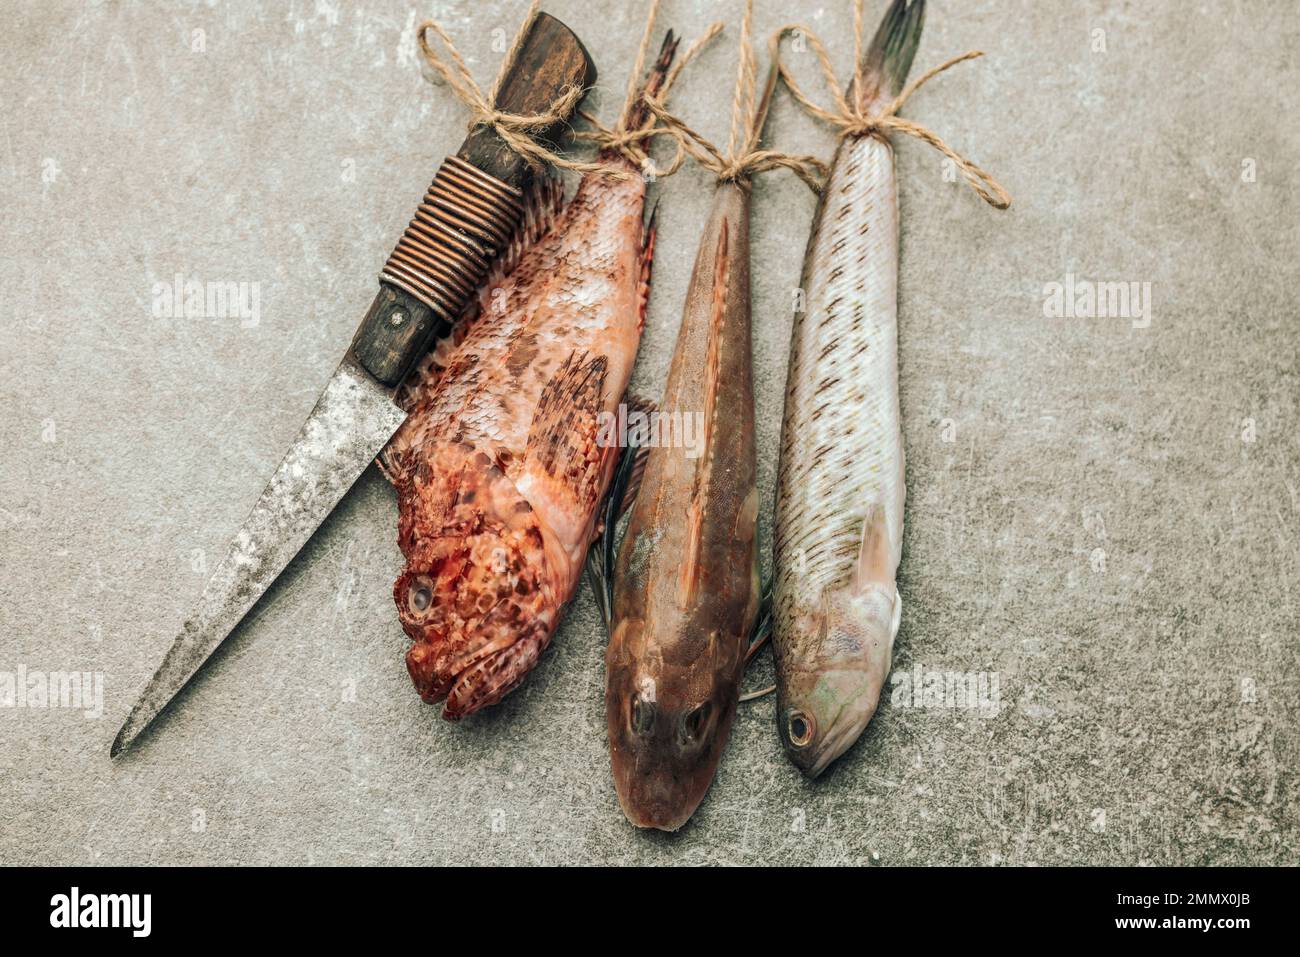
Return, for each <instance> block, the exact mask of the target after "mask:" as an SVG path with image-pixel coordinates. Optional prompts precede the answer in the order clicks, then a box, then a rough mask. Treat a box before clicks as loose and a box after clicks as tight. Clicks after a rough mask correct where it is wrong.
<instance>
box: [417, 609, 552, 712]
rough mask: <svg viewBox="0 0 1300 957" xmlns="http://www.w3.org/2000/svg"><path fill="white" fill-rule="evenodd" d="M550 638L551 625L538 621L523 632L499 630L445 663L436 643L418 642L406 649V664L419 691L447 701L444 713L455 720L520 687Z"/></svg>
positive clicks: (428, 697) (434, 700)
mask: <svg viewBox="0 0 1300 957" xmlns="http://www.w3.org/2000/svg"><path fill="white" fill-rule="evenodd" d="M549 638H550V632H549V630H548V629H547V628H546V627H545V626H544V625H543V624H542V623H541V622H538V623H536V624H535V625H534V626H533V627H532V628H531V629H529V630H528V631H527V632H525V633H524V634H522V635H516V634H509V635H499V636H497V637H496V638H494V639H492V640H491V641H489V642H486V643H484V644H483V646H482V647H480V648H477V649H475V650H474V651H472V652H468V653H466V654H463V655H461V656H460V657H459V658H456V659H454V660H453V661H451V662H450V663H444V664H441V666H440V664H439V661H438V654H437V652H436V650H435V649H434V646H433V645H432V644H429V643H427V642H417V643H416V644H414V645H412V646H411V648H410V649H409V650H408V651H407V653H406V670H407V671H408V672H409V673H410V676H411V681H412V682H413V683H414V685H415V689H416V691H418V692H419V694H420V697H421V698H422V699H423V700H424V701H426V702H427V703H429V704H435V705H436V704H439V703H443V711H442V716H443V717H444V718H446V719H447V720H448V721H457V720H459V719H460V718H463V717H466V716H467V715H470V714H473V713H474V712H475V711H478V710H480V709H482V708H485V707H487V706H488V705H492V704H496V703H497V702H498V701H500V700H501V699H502V698H504V697H505V696H506V695H507V694H509V693H510V692H511V691H513V690H514V689H515V688H516V687H518V686H519V684H520V683H521V682H522V681H523V680H524V679H525V678H526V677H527V676H528V674H529V672H531V671H532V669H533V667H534V666H535V665H536V664H537V661H538V660H539V659H540V657H541V654H542V652H543V651H544V650H545V648H546V645H547V644H548V642H549Z"/></svg>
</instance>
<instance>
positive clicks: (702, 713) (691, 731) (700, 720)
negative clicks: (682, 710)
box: [682, 701, 713, 741]
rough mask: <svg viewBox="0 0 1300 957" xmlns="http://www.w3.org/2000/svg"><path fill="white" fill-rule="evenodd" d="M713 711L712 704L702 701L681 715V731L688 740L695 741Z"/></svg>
mask: <svg viewBox="0 0 1300 957" xmlns="http://www.w3.org/2000/svg"><path fill="white" fill-rule="evenodd" d="M712 712H713V705H712V704H710V703H709V702H708V701H706V702H704V703H703V704H701V705H700V706H699V707H697V708H692V709H691V710H690V711H689V712H687V714H686V715H684V716H683V717H682V732H683V733H684V734H685V736H686V740H688V741H696V740H698V739H699V737H700V735H701V733H702V732H703V731H704V729H705V727H706V726H707V725H708V722H709V715H710V714H711V713H712Z"/></svg>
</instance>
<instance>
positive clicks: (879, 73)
mask: <svg viewBox="0 0 1300 957" xmlns="http://www.w3.org/2000/svg"><path fill="white" fill-rule="evenodd" d="M924 24H925V0H893V3H891V4H890V6H889V11H888V12H887V13H886V14H885V18H884V19H883V20H882V21H880V26H879V27H878V28H877V29H876V35H875V37H874V38H873V39H872V41H871V45H870V46H869V47H868V48H867V52H866V53H865V54H864V55H863V57H862V62H861V63H860V64H859V65H858V73H857V76H855V77H854V87H855V89H856V95H857V96H858V97H859V100H858V104H859V106H860V107H867V106H870V105H871V104H873V103H875V102H876V101H878V100H885V99H893V98H894V97H896V96H898V94H899V93H901V92H902V91H903V84H905V83H906V82H907V73H908V71H909V70H911V68H912V60H913V59H914V58H915V57H916V48H917V46H919V45H920V43H921V28H922V26H923V25H924ZM853 95H855V94H854V93H853V92H852V91H851V92H850V96H853Z"/></svg>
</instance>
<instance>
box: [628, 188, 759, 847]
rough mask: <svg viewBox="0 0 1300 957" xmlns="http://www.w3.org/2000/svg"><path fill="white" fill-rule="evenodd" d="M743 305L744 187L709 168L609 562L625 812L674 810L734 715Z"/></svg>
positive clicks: (742, 591)
mask: <svg viewBox="0 0 1300 957" xmlns="http://www.w3.org/2000/svg"><path fill="white" fill-rule="evenodd" d="M749 307H750V301H749V193H748V189H747V188H746V187H742V186H740V185H737V184H736V183H734V182H724V183H719V184H718V187H717V192H716V193H715V195H714V202H713V210H712V213H711V214H710V216H709V220H708V222H707V224H706V225H705V227H704V235H703V236H702V238H701V240H700V247H699V253H698V255H697V257H696V260H695V269H694V272H693V273H692V275H691V282H690V286H689V287H688V290H687V296H686V306H685V309H684V312H683V316H682V326H681V331H680V332H679V333H678V337H677V347H676V351H675V352H674V354H673V360H672V366H671V368H670V370H669V373H668V384H667V387H666V389H665V393H664V400H663V405H662V409H661V410H660V411H659V413H657V415H658V419H657V422H658V424H659V426H660V428H659V429H658V430H657V431H658V439H659V440H660V441H659V442H657V443H655V447H653V448H651V449H650V451H649V455H648V459H647V461H646V464H645V472H644V476H643V477H642V479H641V485H640V491H639V493H638V494H637V497H636V500H635V503H634V504H633V506H632V510H631V517H630V518H629V520H628V526H627V532H626V535H625V537H624V538H623V541H622V544H621V546H620V548H619V552H618V563H617V566H616V569H615V574H614V583H613V601H612V623H611V628H610V641H609V647H608V650H607V652H606V656H605V663H606V685H605V710H606V721H607V725H608V731H609V746H610V759H611V763H612V765H613V772H614V784H615V789H616V790H617V792H618V797H619V801H620V803H621V804H622V806H623V811H624V813H625V814H626V815H627V818H628V820H630V821H631V822H632V823H633V824H635V825H637V826H638V827H656V828H660V829H662V830H666V831H672V830H676V829H677V828H679V827H681V826H682V825H683V824H685V823H686V821H687V819H688V818H689V817H690V816H691V814H692V813H694V811H695V808H696V807H697V806H698V805H699V803H700V801H701V800H703V798H704V795H705V793H706V792H707V791H708V789H709V785H710V783H711V782H712V781H713V775H714V772H715V770H716V768H717V765H718V760H719V758H720V757H721V756H722V751H723V749H724V748H725V746H726V742H727V738H728V735H729V734H730V731H731V725H732V722H733V720H734V719H735V716H736V702H737V699H738V697H739V689H740V680H741V677H742V674H743V672H744V665H745V659H746V652H747V650H748V647H749V642H750V634H751V631H752V629H753V624H754V619H755V617H756V615H757V612H758V605H759V579H758V548H757V533H756V519H757V515H758V490H757V487H756V485H755V464H754V460H755V451H754V395H753V375H752V364H751V357H750V308H749ZM691 417H695V418H696V421H697V422H698V429H691V428H688V427H686V426H687V425H688V424H689V422H690V419H691ZM665 423H670V424H671V425H669V426H665ZM692 433H694V434H695V437H696V441H694V442H690V443H689V444H688V443H686V442H680V441H669V442H667V443H664V442H663V441H662V440H663V439H664V438H665V436H667V437H668V438H669V439H674V438H676V439H689V438H690V437H691V435H692Z"/></svg>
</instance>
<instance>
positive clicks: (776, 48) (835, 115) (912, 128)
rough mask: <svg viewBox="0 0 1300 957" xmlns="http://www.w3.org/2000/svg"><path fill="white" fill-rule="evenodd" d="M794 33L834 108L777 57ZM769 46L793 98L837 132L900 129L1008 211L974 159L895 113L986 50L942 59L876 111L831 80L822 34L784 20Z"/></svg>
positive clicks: (856, 34) (857, 52)
mask: <svg viewBox="0 0 1300 957" xmlns="http://www.w3.org/2000/svg"><path fill="white" fill-rule="evenodd" d="M794 31H799V32H800V33H801V34H802V35H803V36H804V37H806V38H807V40H808V42H809V44H810V45H811V46H812V48H813V51H814V52H815V53H816V54H817V59H818V61H819V62H820V64H821V69H822V76H823V77H824V78H825V80H826V87H827V89H828V90H829V91H830V94H831V99H832V101H833V103H834V109H826V108H824V107H821V106H818V105H817V104H816V103H814V102H813V101H812V100H811V99H810V98H809V97H808V96H807V95H805V94H804V92H803V90H802V89H801V88H800V87H799V84H798V83H797V82H795V79H794V76H793V75H792V74H791V73H790V71H789V69H788V68H787V67H786V65H785V63H784V62H782V60H781V41H782V40H783V39H784V38H785V36H786V35H787V34H789V33H792V32H794ZM853 41H854V43H853V56H854V63H861V62H862V0H856V2H855V3H854V5H853ZM768 49H769V52H770V53H771V57H772V63H773V64H774V65H775V67H776V69H777V70H778V71H779V73H780V75H781V79H782V80H783V81H784V82H785V85H786V86H787V87H788V88H789V90H790V94H791V95H792V96H793V97H794V98H795V100H796V101H798V103H799V104H800V105H801V106H802V107H803V108H804V109H805V110H806V111H807V112H808V113H810V114H811V115H813V116H815V117H817V118H818V119H821V120H824V121H825V122H827V123H829V124H830V125H831V126H834V127H835V128H836V129H838V130H839V133H840V136H841V137H845V136H867V135H875V136H879V137H881V138H882V139H883V138H884V137H886V136H887V135H888V134H890V133H902V134H904V135H906V136H913V137H915V138H917V139H919V140H920V141H921V142H923V143H928V144H929V145H930V146H932V147H934V148H935V149H937V150H938V151H939V152H940V153H942V154H943V155H944V156H946V157H948V159H950V160H952V161H953V163H954V164H955V165H956V166H957V168H958V169H960V170H961V172H962V175H963V176H964V177H965V178H966V182H967V183H969V184H970V187H971V189H973V190H975V192H976V193H977V194H979V197H980V198H981V199H983V200H984V202H986V203H988V204H989V205H990V206H992V207H994V208H996V209H1006V208H1007V207H1008V206H1010V205H1011V194H1010V193H1008V192H1007V191H1006V190H1005V189H1004V188H1003V187H1002V184H1000V183H999V182H998V181H997V180H995V179H994V178H993V177H992V175H990V174H989V173H988V172H987V171H985V170H983V169H981V168H980V167H979V166H977V165H975V164H974V163H972V162H971V161H970V160H968V159H967V158H966V157H964V156H962V155H961V154H960V153H958V152H957V151H956V150H955V149H953V148H952V147H951V146H949V145H948V144H947V143H945V142H944V141H943V139H942V138H941V137H940V136H939V135H938V134H937V133H935V132H934V131H933V130H930V129H928V128H926V127H925V126H922V125H921V124H920V123H916V122H913V121H912V120H905V119H903V118H902V117H901V116H899V115H898V111H899V110H900V109H902V108H903V104H904V103H906V102H907V100H908V98H909V97H911V95H912V94H913V93H915V92H916V91H917V90H919V89H920V88H921V87H923V86H925V84H926V83H928V82H930V80H932V79H934V78H935V77H936V76H938V75H939V74H940V73H943V72H945V71H946V70H949V69H951V68H952V67H954V66H956V65H957V64H958V63H963V62H965V61H966V60H974V59H976V58H977V57H981V56H983V55H984V53H983V52H982V51H980V50H972V51H970V52H969V53H963V54H962V55H961V56H955V57H953V58H952V59H950V60H945V61H944V62H943V63H940V64H939V65H938V66H936V67H934V68H933V69H931V70H928V71H926V72H925V73H923V74H922V75H921V76H920V77H918V78H917V79H915V80H913V81H912V82H911V83H909V84H908V85H907V86H906V87H904V88H903V92H902V93H900V94H898V96H896V97H894V99H893V100H892V101H891V102H889V103H888V104H886V105H885V107H884V109H882V110H879V111H878V112H874V113H868V112H867V105H866V104H865V103H863V102H862V100H863V96H862V92H863V91H862V89H861V86H862V84H861V83H859V84H857V86H858V89H856V90H855V91H854V92H855V95H854V98H853V99H854V102H852V103H850V102H849V98H848V95H847V94H846V93H845V90H844V88H843V87H842V86H840V84H839V81H838V80H837V79H836V78H835V67H834V66H833V65H832V64H831V61H830V57H829V56H828V55H827V53H826V47H825V45H824V44H823V43H822V41H821V38H820V37H818V36H817V34H815V33H814V32H813V31H812V30H810V29H808V28H807V27H805V26H803V25H802V24H798V23H787V24H786V25H785V26H783V27H781V28H780V29H779V30H777V31H776V32H775V33H773V34H772V38H771V40H769V41H768Z"/></svg>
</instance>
